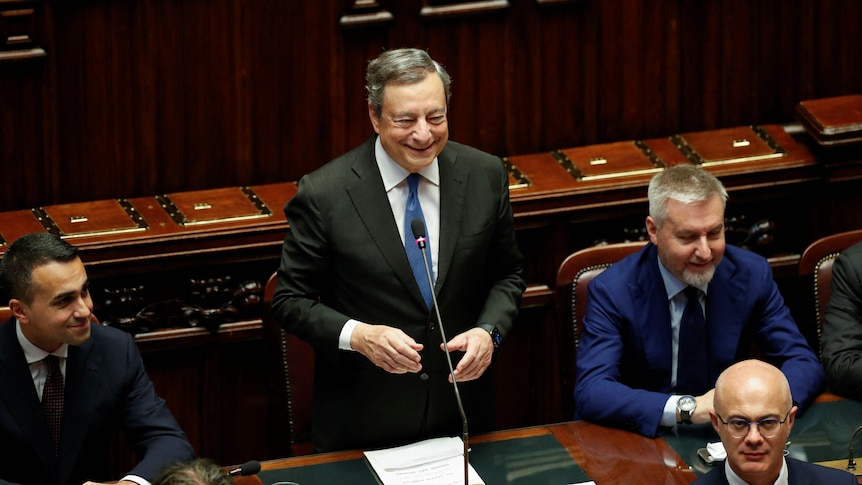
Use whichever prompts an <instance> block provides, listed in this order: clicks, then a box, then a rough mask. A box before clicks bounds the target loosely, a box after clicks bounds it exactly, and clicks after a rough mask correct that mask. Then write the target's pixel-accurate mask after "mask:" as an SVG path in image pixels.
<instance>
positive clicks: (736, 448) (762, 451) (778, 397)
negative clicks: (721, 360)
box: [694, 360, 857, 485]
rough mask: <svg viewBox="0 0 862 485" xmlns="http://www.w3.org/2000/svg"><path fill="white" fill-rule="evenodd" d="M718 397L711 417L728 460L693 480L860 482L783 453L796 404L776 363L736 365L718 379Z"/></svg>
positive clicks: (792, 484) (793, 484)
mask: <svg viewBox="0 0 862 485" xmlns="http://www.w3.org/2000/svg"><path fill="white" fill-rule="evenodd" d="M714 397H715V409H713V410H712V411H710V412H709V416H710V420H711V421H712V427H713V428H715V431H716V432H717V433H718V435H719V436H720V437H721V443H722V444H723V445H724V449H725V451H727V459H726V460H725V463H724V466H718V467H716V468H715V469H714V470H712V471H711V472H709V473H707V474H706V475H704V476H702V477H700V478H699V479H697V480H695V481H694V483H696V484H699V485H709V484H715V485H722V484H723V485H727V484H730V483H734V484H738V483H745V484H748V485H761V484H763V485H773V484H787V485H820V484H827V483H828V484H829V485H841V484H845V485H856V483H857V482H856V477H854V476H853V475H851V474H850V473H847V472H845V471H843V470H835V469H831V468H826V467H823V466H819V465H815V464H813V463H807V462H804V461H800V460H796V459H793V458H785V457H784V446H785V444H786V443H787V438H788V437H789V436H790V430H791V429H793V423H794V422H795V421H796V411H797V407H796V406H794V405H793V400H792V398H791V397H790V386H789V385H788V384H787V378H786V377H785V376H784V374H782V373H781V371H780V370H778V369H777V368H775V367H774V366H772V365H770V364H767V363H766V362H762V361H759V360H745V361H742V362H739V363H736V364H733V365H732V366H730V367H728V368H727V370H725V371H724V372H722V373H721V375H720V376H719V377H718V381H717V382H716V383H715V396H714Z"/></svg>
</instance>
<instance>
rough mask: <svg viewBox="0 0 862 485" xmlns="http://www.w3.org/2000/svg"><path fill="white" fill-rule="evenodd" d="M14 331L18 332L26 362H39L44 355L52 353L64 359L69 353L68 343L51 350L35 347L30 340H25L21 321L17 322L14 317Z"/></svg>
mask: <svg viewBox="0 0 862 485" xmlns="http://www.w3.org/2000/svg"><path fill="white" fill-rule="evenodd" d="M15 333H16V334H18V343H19V344H21V348H22V349H23V350H24V357H26V358H27V364H32V363H33V362H39V361H40V360H42V359H44V358H45V357H48V354H54V355H56V356H57V357H61V358H64V359H65V358H66V357H67V356H68V355H69V344H63V345H61V346H60V347H58V348H57V350H55V351H53V352H45V351H44V350H42V349H40V348H39V347H36V346H35V345H34V344H33V343H32V342H30V341H29V340H27V337H25V336H24V332H22V331H21V322H19V321H18V319H17V318H16V319H15Z"/></svg>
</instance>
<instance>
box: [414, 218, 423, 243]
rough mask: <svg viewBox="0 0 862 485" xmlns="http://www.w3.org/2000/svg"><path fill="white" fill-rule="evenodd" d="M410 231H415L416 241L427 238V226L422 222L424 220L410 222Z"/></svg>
mask: <svg viewBox="0 0 862 485" xmlns="http://www.w3.org/2000/svg"><path fill="white" fill-rule="evenodd" d="M410 229H412V230H413V237H414V238H415V239H423V238H425V224H424V223H423V222H422V219H419V218H418V217H417V218H416V219H413V220H412V221H411V222H410Z"/></svg>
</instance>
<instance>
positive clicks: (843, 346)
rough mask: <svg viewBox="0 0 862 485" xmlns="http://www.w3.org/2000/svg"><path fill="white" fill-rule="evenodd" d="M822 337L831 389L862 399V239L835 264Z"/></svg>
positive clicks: (838, 258) (837, 392) (824, 364)
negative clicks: (861, 241)
mask: <svg viewBox="0 0 862 485" xmlns="http://www.w3.org/2000/svg"><path fill="white" fill-rule="evenodd" d="M821 341H822V342H823V344H822V345H823V346H822V351H823V366H824V367H825V368H826V383H827V384H828V386H829V390H830V391H832V392H834V393H835V394H839V395H841V396H845V397H849V398H851V399H856V400H860V401H862V243H856V244H854V245H853V246H851V247H849V248H847V249H845V250H844V251H842V252H841V254H840V255H838V257H837V258H836V259H835V262H834V263H833V265H832V296H830V298H829V303H828V304H827V305H826V313H825V314H824V316H823V332H822V333H821Z"/></svg>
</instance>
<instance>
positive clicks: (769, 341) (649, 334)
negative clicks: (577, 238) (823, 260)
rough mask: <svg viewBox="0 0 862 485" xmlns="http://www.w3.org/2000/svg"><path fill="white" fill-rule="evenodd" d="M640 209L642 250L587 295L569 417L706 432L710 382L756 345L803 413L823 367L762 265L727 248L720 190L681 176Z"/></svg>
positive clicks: (692, 170) (699, 174) (695, 175)
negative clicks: (645, 212)
mask: <svg viewBox="0 0 862 485" xmlns="http://www.w3.org/2000/svg"><path fill="white" fill-rule="evenodd" d="M648 197H649V205H650V209H649V212H650V215H649V216H648V217H647V219H646V228H647V232H648V233H649V238H650V242H649V243H648V244H646V246H645V247H644V248H643V250H641V251H639V252H638V253H635V254H632V255H631V256H628V257H626V258H624V259H623V260H622V261H620V262H618V263H616V264H614V265H613V266H611V267H610V268H608V269H607V270H606V271H604V272H603V273H602V274H601V275H599V276H598V277H597V278H596V279H595V280H593V281H592V282H591V283H590V285H589V287H588V299H587V300H588V303H587V309H586V314H585V316H584V322H583V335H582V337H581V340H580V345H579V347H578V353H577V383H576V387H575V408H576V413H577V416H578V417H580V418H583V419H586V420H590V421H595V422H599V423H602V424H606V425H611V426H619V427H624V428H627V429H631V430H633V431H636V432H639V433H641V434H644V435H646V436H656V435H659V434H661V433H663V432H664V431H666V430H667V429H670V428H671V427H673V426H676V425H677V423H706V422H708V421H709V411H710V410H711V409H712V387H713V385H714V384H715V379H716V378H717V377H718V374H719V373H720V372H721V371H722V370H724V369H725V368H727V366H729V365H730V364H732V363H733V362H735V361H738V360H740V359H742V358H745V357H747V356H748V355H749V353H750V351H751V349H752V344H756V347H757V349H758V351H759V352H761V353H762V355H763V356H764V357H765V358H767V359H768V360H769V361H771V362H773V363H775V364H776V365H778V366H779V367H780V368H781V370H782V371H784V373H785V374H786V375H787V378H788V380H789V381H790V388H791V390H792V391H793V397H794V399H795V400H796V401H797V403H798V404H799V405H800V408H804V407H805V406H807V405H808V404H809V403H810V402H811V401H812V399H813V398H814V397H815V396H816V395H817V394H818V393H819V392H820V390H821V388H822V386H823V369H822V366H821V365H820V362H819V360H818V359H817V356H816V355H815V353H814V351H813V350H812V349H811V348H810V346H809V345H808V343H807V342H806V340H805V338H804V337H803V336H802V334H801V332H800V331H799V328H798V327H797V325H796V323H795V322H794V321H793V318H792V317H791V315H790V312H789V310H788V309H787V307H786V306H785V305H784V300H783V298H782V297H781V294H780V293H779V291H778V287H777V286H776V284H775V282H774V281H773V279H772V271H771V268H770V266H769V263H768V262H767V261H766V260H765V259H764V258H763V257H760V256H758V255H756V254H754V253H752V252H750V251H746V250H743V249H740V248H736V247H732V246H726V245H725V239H724V208H725V203H726V200H727V192H726V191H725V189H724V187H723V186H722V184H721V182H719V181H718V179H716V178H715V177H714V176H712V175H711V174H709V173H708V172H706V171H705V170H702V169H700V168H697V167H695V166H691V165H678V166H675V167H673V168H669V169H667V170H665V171H663V172H661V173H659V174H657V175H656V176H655V177H653V179H652V180H651V181H650V185H649V189H648ZM689 294H690V295H691V296H687V295H689ZM704 310H705V311H704Z"/></svg>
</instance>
